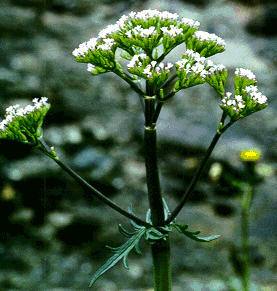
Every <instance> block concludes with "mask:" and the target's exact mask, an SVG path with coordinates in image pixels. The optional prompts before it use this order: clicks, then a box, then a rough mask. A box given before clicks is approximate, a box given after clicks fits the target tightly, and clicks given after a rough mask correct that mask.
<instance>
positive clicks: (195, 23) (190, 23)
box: [181, 18, 200, 28]
mask: <svg viewBox="0 0 277 291" xmlns="http://www.w3.org/2000/svg"><path fill="white" fill-rule="evenodd" d="M181 21H182V22H183V23H184V24H187V25H189V26H192V27H195V28H197V27H199V26H200V23H199V21H195V22H194V21H193V20H192V19H189V18H182V19H181Z"/></svg>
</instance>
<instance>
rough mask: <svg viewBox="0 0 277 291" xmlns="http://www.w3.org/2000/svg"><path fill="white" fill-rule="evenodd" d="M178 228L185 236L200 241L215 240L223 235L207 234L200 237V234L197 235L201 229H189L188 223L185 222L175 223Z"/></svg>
mask: <svg viewBox="0 0 277 291" xmlns="http://www.w3.org/2000/svg"><path fill="white" fill-rule="evenodd" d="M172 225H173V226H174V227H175V228H176V229H177V230H178V232H180V233H182V234H184V235H185V236H187V237H189V238H191V239H193V240H195V241H198V242H210V241H212V240H215V239H217V238H219V237H221V235H211V236H206V237H200V236H197V235H198V234H199V233H200V232H201V231H199V230H198V231H189V230H187V229H188V227H189V226H188V225H187V224H184V225H180V224H175V223H173V224H172Z"/></svg>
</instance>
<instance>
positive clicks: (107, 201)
mask: <svg viewBox="0 0 277 291" xmlns="http://www.w3.org/2000/svg"><path fill="white" fill-rule="evenodd" d="M37 147H38V149H40V150H41V151H42V152H43V153H44V154H46V155H47V156H49V157H50V158H51V159H52V160H53V161H54V162H56V163H57V164H58V165H59V166H60V167H61V168H62V169H63V170H64V171H66V172H67V173H68V174H69V175H70V176H71V177H72V178H74V179H75V180H76V181H77V182H78V183H79V184H81V185H82V186H83V187H84V188H85V189H88V190H89V191H90V192H91V193H92V194H93V195H94V196H95V197H97V198H98V199H100V200H101V201H103V202H104V203H105V204H107V205H108V206H110V207H111V208H112V209H114V210H115V211H117V212H118V213H120V214H122V215H124V216H125V217H127V218H129V219H131V220H133V221H134V222H136V223H137V224H139V225H143V226H145V227H151V225H150V224H149V223H147V222H145V221H143V220H141V219H140V218H138V217H137V216H135V215H133V214H132V213H130V212H128V211H126V210H124V209H123V208H121V207H120V206H119V205H117V204H116V203H114V202H113V201H112V200H110V199H109V198H107V197H106V196H105V195H104V194H102V193H101V192H99V191H98V190H97V189H95V188H94V187H93V186H91V185H90V184H89V183H88V182H87V181H85V180H84V179H83V178H82V177H80V176H79V175H78V174H77V173H75V172H74V171H73V170H72V169H71V168H69V167H68V166H67V165H65V164H64V163H63V162H62V161H61V160H60V159H59V158H58V157H57V156H53V154H52V151H51V149H50V148H49V146H48V145H47V144H46V143H45V141H44V140H42V139H40V140H39V145H38V146H37Z"/></svg>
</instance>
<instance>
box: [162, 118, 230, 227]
mask: <svg viewBox="0 0 277 291" xmlns="http://www.w3.org/2000/svg"><path fill="white" fill-rule="evenodd" d="M225 118H226V115H225V114H224V113H223V115H222V118H221V122H220V126H219V129H218V130H217V132H216V134H215V136H214V138H213V140H212V142H211V144H210V146H209V148H208V150H207V152H206V155H205V157H204V159H203V160H202V162H201V164H200V166H199V168H198V170H197V172H196V174H195V176H194V178H193V179H192V181H191V183H190V185H189V187H188V188H187V190H186V192H185V194H184V195H183V197H182V199H181V201H180V202H179V204H178V205H177V206H176V208H175V209H174V210H173V211H172V213H171V215H170V216H169V217H168V218H167V220H166V221H165V224H166V225H167V224H169V223H171V222H172V221H173V220H174V219H175V218H176V217H177V215H178V214H179V213H180V211H181V210H182V208H183V207H184V205H185V203H186V202H187V201H188V199H189V197H190V195H191V193H192V192H193V190H194V187H195V185H196V183H197V181H198V180H199V178H200V177H201V174H202V172H203V170H204V166H205V164H206V162H207V161H208V159H209V157H210V155H211V153H212V151H213V150H214V148H215V146H216V144H217V142H218V140H219V138H220V137H221V135H222V133H223V132H225V131H226V130H227V129H228V128H229V127H230V126H231V125H232V124H233V123H234V122H233V121H230V122H229V123H228V124H227V125H225V126H224V127H223V124H224V120H225Z"/></svg>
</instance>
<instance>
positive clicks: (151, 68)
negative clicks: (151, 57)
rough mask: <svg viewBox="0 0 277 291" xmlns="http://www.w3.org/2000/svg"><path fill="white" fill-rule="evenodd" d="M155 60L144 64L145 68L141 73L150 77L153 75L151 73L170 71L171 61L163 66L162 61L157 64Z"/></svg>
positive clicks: (159, 73) (158, 73)
mask: <svg viewBox="0 0 277 291" xmlns="http://www.w3.org/2000/svg"><path fill="white" fill-rule="evenodd" d="M156 65H157V62H156V61H152V62H151V63H150V64H148V65H147V66H146V68H145V69H144V70H143V73H144V74H146V75H147V78H148V79H151V78H152V77H153V73H152V72H154V73H155V74H157V75H161V74H162V73H163V72H164V71H167V72H170V68H172V67H173V64H172V63H170V62H169V63H167V65H166V66H165V65H164V64H163V63H160V64H158V65H157V66H156Z"/></svg>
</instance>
